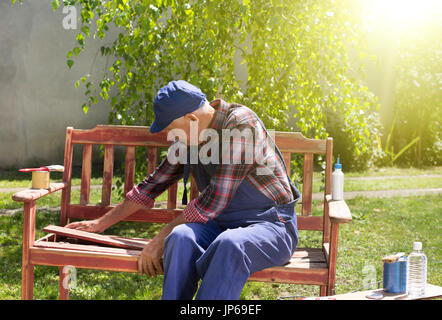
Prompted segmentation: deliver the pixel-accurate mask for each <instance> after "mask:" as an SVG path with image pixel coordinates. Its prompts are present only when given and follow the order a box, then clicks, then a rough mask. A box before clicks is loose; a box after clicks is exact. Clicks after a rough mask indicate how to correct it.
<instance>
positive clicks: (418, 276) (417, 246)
mask: <svg viewBox="0 0 442 320" xmlns="http://www.w3.org/2000/svg"><path fill="white" fill-rule="evenodd" d="M426 283H427V257H426V256H425V254H424V253H423V252H422V242H413V252H412V253H411V254H410V255H409V256H408V267H407V295H408V296H409V297H411V298H415V297H420V296H423V295H425V285H426Z"/></svg>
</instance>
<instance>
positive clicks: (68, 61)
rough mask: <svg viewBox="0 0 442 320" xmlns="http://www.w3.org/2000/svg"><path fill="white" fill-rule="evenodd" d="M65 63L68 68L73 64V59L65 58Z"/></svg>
mask: <svg viewBox="0 0 442 320" xmlns="http://www.w3.org/2000/svg"><path fill="white" fill-rule="evenodd" d="M66 63H67V65H68V67H69V69H70V68H72V66H73V65H74V61H73V60H67V61H66Z"/></svg>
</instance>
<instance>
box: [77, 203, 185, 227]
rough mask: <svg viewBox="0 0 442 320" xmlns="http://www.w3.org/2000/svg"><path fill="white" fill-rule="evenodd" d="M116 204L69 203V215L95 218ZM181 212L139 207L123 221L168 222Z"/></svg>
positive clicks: (84, 218) (79, 217)
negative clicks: (83, 204)
mask: <svg viewBox="0 0 442 320" xmlns="http://www.w3.org/2000/svg"><path fill="white" fill-rule="evenodd" d="M115 206H116V205H109V206H95V205H86V206H82V205H77V204H71V205H70V206H69V217H70V218H72V219H81V220H86V219H88V220H90V219H97V218H99V217H101V216H102V215H104V214H105V213H107V212H108V211H109V210H111V209H113V208H115ZM181 213H182V210H181V209H157V208H152V209H140V210H138V211H136V212H134V213H133V214H131V215H130V216H129V217H127V218H125V219H124V220H123V221H133V222H154V223H168V222H170V221H172V220H173V219H175V218H176V217H177V216H178V215H180V214H181Z"/></svg>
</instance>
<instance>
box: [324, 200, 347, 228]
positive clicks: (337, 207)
mask: <svg viewBox="0 0 442 320" xmlns="http://www.w3.org/2000/svg"><path fill="white" fill-rule="evenodd" d="M325 199H326V201H327V205H328V216H329V218H330V221H331V222H335V223H348V222H350V221H351V212H350V209H349V208H348V206H347V204H346V203H345V201H344V200H332V197H331V195H330V194H328V195H326V196H325Z"/></svg>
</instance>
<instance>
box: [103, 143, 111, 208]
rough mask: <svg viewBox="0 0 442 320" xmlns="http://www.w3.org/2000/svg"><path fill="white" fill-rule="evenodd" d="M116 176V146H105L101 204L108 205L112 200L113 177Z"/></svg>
mask: <svg viewBox="0 0 442 320" xmlns="http://www.w3.org/2000/svg"><path fill="white" fill-rule="evenodd" d="M113 176H114V146H113V145H105V146H104V166H103V186H102V193H101V205H103V206H107V205H109V204H110V202H111V194H112V178H113Z"/></svg>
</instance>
